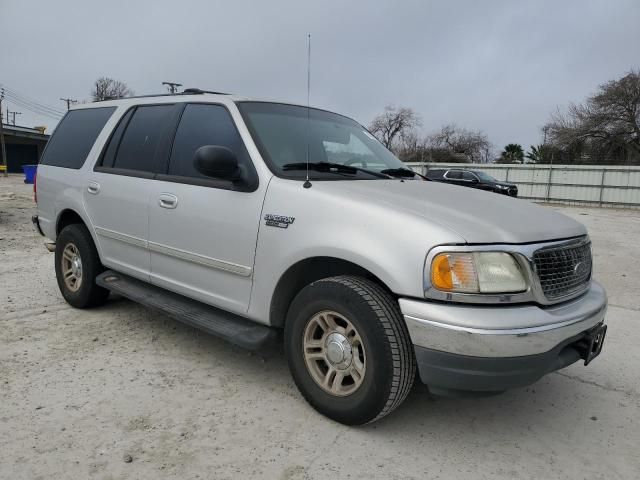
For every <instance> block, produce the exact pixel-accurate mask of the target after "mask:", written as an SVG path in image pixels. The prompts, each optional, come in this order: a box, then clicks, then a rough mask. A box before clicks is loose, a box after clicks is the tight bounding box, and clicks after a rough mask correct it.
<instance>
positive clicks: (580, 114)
mask: <svg viewBox="0 0 640 480" xmlns="http://www.w3.org/2000/svg"><path fill="white" fill-rule="evenodd" d="M544 128H547V131H548V133H549V137H550V140H551V143H552V144H553V145H555V146H557V147H559V148H561V149H563V150H569V149H573V150H576V149H577V150H578V151H580V152H581V156H583V157H587V158H588V157H590V156H591V155H592V152H602V153H604V154H611V152H620V151H621V148H622V150H626V152H627V153H630V154H631V155H632V156H633V157H634V158H635V159H637V160H638V161H640V71H634V70H632V71H630V72H629V73H627V74H626V75H625V76H623V77H622V78H620V79H618V80H612V81H609V82H607V83H604V84H603V85H600V87H599V88H598V91H597V92H596V93H595V94H594V95H592V96H590V97H588V98H587V99H586V101H585V102H584V103H583V104H570V105H569V107H568V108H567V110H566V112H562V111H560V110H559V111H558V112H557V113H555V114H553V115H552V116H551V121H550V122H549V123H548V124H547V125H545V127H544Z"/></svg>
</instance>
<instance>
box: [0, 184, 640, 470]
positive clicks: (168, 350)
mask: <svg viewBox="0 0 640 480" xmlns="http://www.w3.org/2000/svg"><path fill="white" fill-rule="evenodd" d="M548 208H558V210H560V211H562V212H564V213H566V214H567V215H569V216H571V217H574V218H577V219H578V220H580V221H581V222H583V223H585V224H586V225H587V226H588V227H589V230H590V233H591V238H592V240H593V245H594V253H595V271H596V277H597V278H598V279H599V280H600V281H601V282H602V283H604V285H605V287H606V288H607V290H608V292H609V297H610V307H609V312H608V317H607V318H608V323H609V333H608V339H607V344H606V345H605V349H604V351H603V353H602V355H601V356H600V358H598V359H597V360H595V361H594V362H593V363H592V364H591V365H589V367H587V368H585V367H584V366H583V365H582V364H581V363H580V364H576V365H573V366H571V367H569V368H566V369H564V370H562V371H560V372H557V373H555V374H551V375H549V376H547V377H545V378H544V379H542V380H541V381H540V382H538V383H537V384H535V385H534V386H532V387H530V388H525V389H521V390H516V391H511V392H507V393H505V394H502V395H499V396H495V397H490V398H483V399H444V398H432V397H431V396H430V395H429V394H428V393H427V391H426V389H425V388H424V387H421V386H416V388H415V389H414V391H413V392H412V394H411V395H410V396H409V398H408V400H407V401H406V403H405V404H404V405H403V406H402V407H401V408H400V409H398V410H397V411H396V412H395V413H394V414H393V415H391V416H390V417H387V418H386V419H384V420H382V421H380V422H378V423H376V424H374V425H370V426H366V427H361V428H349V427H344V426H342V425H339V424H336V423H334V422H332V421H330V420H327V419H325V418H324V417H322V416H320V415H319V414H317V413H316V412H315V411H314V410H313V409H311V407H309V406H308V405H307V404H306V403H305V402H304V400H303V399H302V397H301V396H300V395H299V394H298V392H297V390H296V388H295V385H294V384H293V381H292V380H291V378H290V376H289V372H288V369H287V365H286V362H285V360H284V356H283V354H282V351H281V349H280V348H278V347H274V348H272V349H271V350H269V351H263V352H260V353H258V354H248V353H247V352H245V351H242V350H240V349H238V348H235V347H232V346H229V345H228V344H226V343H224V342H222V341H220V340H218V339H216V338H212V337H210V336H207V335H204V334H202V333H200V332H198V331H197V330H194V329H192V328H189V327H186V326H183V325H181V324H180V323H177V322H174V321H173V320H170V319H168V318H166V317H163V316H161V315H157V314H154V313H151V312H150V311H148V310H146V309H145V308H142V307H140V306H138V305H136V304H134V303H131V302H129V301H127V300H124V299H121V298H113V299H112V300H110V301H109V302H108V303H107V305H105V306H104V307H101V308H99V309H96V310H90V311H88V310H84V311H82V310H74V309H73V308H70V307H69V306H67V305H66V304H65V303H64V302H63V300H62V297H61V296H60V294H59V292H58V288H57V285H56V281H55V274H54V269H53V254H50V253H48V252H47V251H46V250H45V249H44V247H43V246H42V238H41V237H40V236H38V235H37V234H36V233H34V231H33V230H32V227H31V224H30V216H31V215H32V213H33V212H34V210H35V208H34V204H33V201H32V193H31V186H27V185H24V184H23V183H22V177H21V176H12V177H9V179H6V178H1V177H0V258H1V259H2V261H1V263H0V298H1V299H2V301H0V478H7V479H12V480H13V479H22V478H28V479H36V478H57V479H62V478H99V479H111V478H180V479H191V478H268V479H278V478H281V479H302V478H326V477H334V478H365V477H367V478H384V479H389V478H403V479H404V478H420V479H424V478H432V479H433V478H442V479H450V478H461V479H465V480H466V479H469V478H473V479H477V478H535V479H546V478H568V479H569V478H570V479H574V478H588V479H592V478H603V479H604V478H606V479H608V480H610V479H618V478H626V479H632V478H638V477H639V476H640V456H639V455H638V453H639V452H640V450H639V448H640V346H639V345H640V298H639V297H640V295H639V293H640V240H639V239H640V211H637V210H636V211H631V210H628V211H624V210H610V209H589V208H580V207H574V208H559V207H548Z"/></svg>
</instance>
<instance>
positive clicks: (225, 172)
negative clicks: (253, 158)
mask: <svg viewBox="0 0 640 480" xmlns="http://www.w3.org/2000/svg"><path fill="white" fill-rule="evenodd" d="M193 165H194V167H195V169H196V170H197V171H198V172H200V173H201V174H202V175H206V176H207V177H212V178H219V179H222V180H232V181H236V180H239V179H240V176H241V175H240V168H239V166H238V159H237V158H236V155H235V153H233V152H232V151H231V150H229V149H228V148H227V147H221V146H219V145H204V146H202V147H200V148H199V149H198V150H196V153H195V155H194V156H193Z"/></svg>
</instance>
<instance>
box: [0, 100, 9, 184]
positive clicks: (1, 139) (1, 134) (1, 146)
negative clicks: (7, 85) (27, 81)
mask: <svg viewBox="0 0 640 480" xmlns="http://www.w3.org/2000/svg"><path fill="white" fill-rule="evenodd" d="M2 100H4V88H3V89H0V149H1V150H2V165H3V166H4V171H3V173H2V175H3V176H4V177H8V176H9V174H8V173H7V151H6V150H5V148H4V130H3V129H2Z"/></svg>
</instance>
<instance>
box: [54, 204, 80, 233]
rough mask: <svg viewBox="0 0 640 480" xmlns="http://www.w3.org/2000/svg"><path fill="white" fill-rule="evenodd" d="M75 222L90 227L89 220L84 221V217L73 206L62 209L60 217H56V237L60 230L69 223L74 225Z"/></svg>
mask: <svg viewBox="0 0 640 480" xmlns="http://www.w3.org/2000/svg"><path fill="white" fill-rule="evenodd" d="M74 223H81V224H83V225H84V226H85V227H87V228H88V226H87V222H85V221H84V219H83V218H82V217H81V216H80V214H79V213H78V212H76V211H75V210H73V209H71V208H66V209H64V210H62V211H61V212H60V213H59V214H58V218H57V219H56V238H57V237H58V235H60V232H61V231H62V229H63V228H64V227H66V226H67V225H72V224H74Z"/></svg>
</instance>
